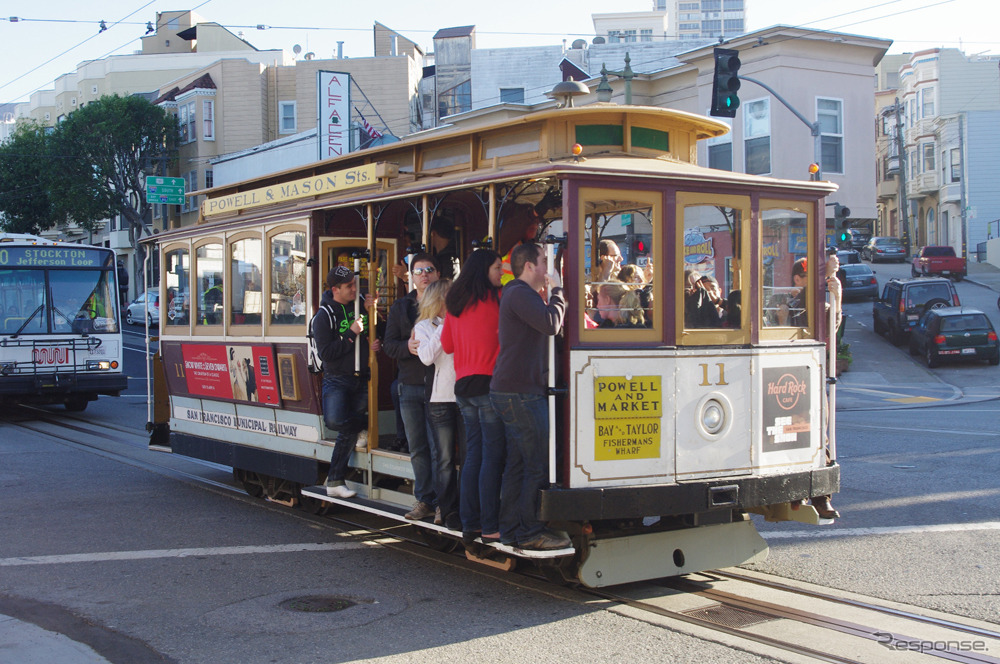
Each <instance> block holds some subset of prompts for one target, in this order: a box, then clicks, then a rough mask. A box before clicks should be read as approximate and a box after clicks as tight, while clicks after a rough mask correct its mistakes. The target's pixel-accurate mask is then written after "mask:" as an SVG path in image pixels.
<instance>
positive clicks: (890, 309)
mask: <svg viewBox="0 0 1000 664" xmlns="http://www.w3.org/2000/svg"><path fill="white" fill-rule="evenodd" d="M961 304H962V303H961V302H960V301H959V299H958V292H957V291H956V290H955V285H954V284H952V283H951V280H949V279H941V278H927V279H925V278H921V279H890V280H889V281H888V282H887V283H886V285H885V288H883V289H882V296H881V297H879V299H877V300H875V304H874V306H873V307H872V322H873V324H874V328H875V333H876V334H888V336H889V341H891V342H892V343H893V344H894V345H896V346H900V345H902V344H903V342H904V341H906V338H907V335H909V333H910V330H911V329H912V328H914V327H916V325H917V322H918V321H919V320H920V317H921V316H923V315H924V313H925V312H927V311H929V310H931V309H940V308H942V307H951V306H955V307H958V306H961Z"/></svg>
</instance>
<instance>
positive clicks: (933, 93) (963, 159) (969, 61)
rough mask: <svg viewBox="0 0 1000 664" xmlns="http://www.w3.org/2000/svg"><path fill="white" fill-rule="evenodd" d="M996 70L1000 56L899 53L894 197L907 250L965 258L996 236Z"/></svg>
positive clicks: (999, 212)
mask: <svg viewBox="0 0 1000 664" xmlns="http://www.w3.org/2000/svg"><path fill="white" fill-rule="evenodd" d="M998 65H1000V56H967V55H965V54H964V53H963V52H961V51H960V50H958V49H950V48H948V49H940V48H939V49H930V50H925V51H918V52H915V53H911V54H907V57H906V60H905V61H904V62H903V63H902V64H901V65H900V67H899V70H898V78H899V89H898V94H897V97H898V99H899V104H900V107H899V109H898V116H899V121H900V122H901V124H902V133H903V149H902V152H901V157H902V159H901V164H900V167H901V168H902V170H903V177H904V179H905V182H906V186H905V190H904V193H905V195H904V196H902V197H900V198H901V200H904V201H905V203H904V205H905V206H906V208H905V209H906V211H907V215H906V216H907V217H908V218H909V222H910V223H909V229H910V233H909V239H910V242H911V245H912V246H913V247H919V246H922V245H926V244H947V245H951V246H952V247H954V248H955V249H956V251H966V252H968V253H969V254H971V253H973V252H975V251H976V250H977V248H978V247H979V246H980V245H984V244H985V242H986V239H987V237H989V236H990V235H991V234H992V235H993V236H994V237H995V236H997V234H998V231H1000V228H998V225H1000V190H998V188H997V187H996V181H997V179H998V178H1000V164H998V163H997V161H996V154H997V153H998V150H1000V132H998V131H997V127H998V126H1000V93H998V91H1000V71H998ZM887 115H888V114H887V113H885V112H883V114H882V116H881V118H882V119H883V120H884V119H885V118H886V117H887ZM892 115H896V109H894V110H893V113H892Z"/></svg>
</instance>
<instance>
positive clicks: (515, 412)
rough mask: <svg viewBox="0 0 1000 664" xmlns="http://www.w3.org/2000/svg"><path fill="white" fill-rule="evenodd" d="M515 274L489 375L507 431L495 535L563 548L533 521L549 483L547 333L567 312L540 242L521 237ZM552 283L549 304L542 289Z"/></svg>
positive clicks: (562, 541)
mask: <svg viewBox="0 0 1000 664" xmlns="http://www.w3.org/2000/svg"><path fill="white" fill-rule="evenodd" d="M510 265H511V272H512V273H513V274H514V280H513V281H511V282H510V283H509V284H508V285H507V286H506V287H505V288H504V290H503V295H502V297H501V298H500V354H499V355H498V356H497V364H496V369H495V370H494V371H493V379H492V380H491V381H490V401H491V402H492V403H493V408H494V409H496V411H497V414H499V415H500V419H502V420H503V424H504V430H505V432H506V434H507V463H506V466H505V467H504V473H503V486H502V488H501V494H500V540H501V542H503V543H505V544H516V545H518V546H520V547H521V548H524V549H538V550H546V549H563V548H567V547H569V546H571V542H570V540H569V538H567V537H564V536H562V535H558V534H556V533H553V532H551V531H549V530H547V529H546V528H545V524H543V523H542V522H541V521H539V520H538V500H539V491H541V490H542V489H544V488H545V487H546V485H547V484H548V475H549V456H548V433H549V408H548V402H547V399H546V394H545V392H546V387H547V383H548V348H547V343H548V337H550V336H552V335H554V334H556V333H557V332H559V330H560V329H561V328H562V324H563V318H564V316H565V313H566V300H565V298H563V293H562V288H560V284H559V277H558V276H557V275H555V274H552V275H546V272H547V270H548V261H547V259H546V256H545V253H544V251H542V248H541V247H540V246H538V245H537V244H522V245H519V246H517V247H515V248H514V251H513V252H511V257H510ZM546 283H549V284H550V285H551V286H553V288H552V293H551V295H550V296H549V302H548V304H546V303H545V300H543V299H542V296H541V295H540V294H539V291H541V290H542V289H543V288H544V287H545V285H546Z"/></svg>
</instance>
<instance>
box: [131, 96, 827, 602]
mask: <svg viewBox="0 0 1000 664" xmlns="http://www.w3.org/2000/svg"><path fill="white" fill-rule="evenodd" d="M466 122H468V124H463V123H458V124H456V125H453V126H448V127H442V128H439V129H436V130H431V131H427V132H422V133H419V134H416V135H414V136H411V137H408V138H406V139H404V140H402V141H401V142H398V143H393V144H390V145H385V146H380V147H376V148H372V149H367V150H363V151H360V152H355V153H351V154H348V155H345V156H342V157H338V158H333V159H329V160H324V161H320V162H317V163H314V164H310V165H308V166H303V167H300V168H295V169H292V170H288V171H284V172H280V173H275V174H270V175H267V176H263V177H259V178H256V179H253V180H248V181H245V182H240V183H236V184H231V185H225V186H220V187H217V188H215V189H212V190H209V191H207V192H206V197H205V199H204V200H203V201H202V203H201V208H200V210H201V212H200V219H199V223H198V224H197V225H194V226H190V227H184V228H179V229H172V230H167V231H165V232H163V233H161V234H159V235H157V236H156V238H155V240H154V241H155V242H157V244H158V251H159V256H160V270H161V273H160V282H159V283H160V289H161V301H163V302H169V303H171V304H168V307H169V311H170V312H171V314H170V315H169V316H166V317H162V318H161V321H160V330H159V333H160V351H159V353H160V354H159V356H158V360H157V367H156V376H157V380H156V381H155V385H154V400H155V408H154V413H155V415H154V422H153V423H152V424H151V430H152V435H151V446H152V447H153V448H154V449H158V450H167V451H172V452H173V453H174V454H181V455H186V456H190V457H194V458H199V459H204V460H209V461H213V462H217V463H221V464H224V465H228V466H231V467H232V468H233V472H234V476H235V478H236V479H237V480H238V481H240V482H242V484H243V486H244V487H245V488H246V490H247V491H248V492H249V493H250V494H252V495H254V496H261V497H267V498H268V499H271V500H275V501H281V502H284V503H287V504H289V505H299V504H307V505H310V506H312V507H316V506H317V505H324V504H327V503H340V504H342V505H347V506H351V507H353V508H355V509H360V510H367V511H370V512H376V513H378V514H382V515H385V516H387V517H390V518H394V519H399V520H400V521H402V520H403V516H402V515H403V514H404V513H405V512H406V511H407V510H408V509H409V506H410V504H411V503H412V502H413V497H412V480H413V473H412V469H411V465H410V462H409V458H408V457H407V456H406V455H405V454H400V453H398V452H394V451H391V450H389V449H386V448H387V447H388V446H387V445H385V443H386V442H387V441H389V440H392V438H393V436H394V433H395V418H394V413H393V405H392V399H391V398H390V394H389V389H388V388H389V385H390V383H391V381H392V379H393V375H394V367H393V362H392V361H391V360H389V359H388V358H387V357H386V356H384V355H382V354H381V353H376V352H372V353H370V355H369V356H368V357H365V358H362V362H361V366H362V368H364V367H367V368H368V369H370V379H369V382H368V391H369V446H368V448H367V449H357V450H355V451H354V452H353V454H352V458H351V462H350V469H351V472H350V475H349V476H348V478H347V479H348V485H349V487H350V488H351V489H353V490H355V491H357V497H355V498H351V499H345V500H342V499H339V498H330V497H327V496H326V494H325V492H324V490H323V487H322V486H317V485H320V484H322V482H323V480H324V478H325V476H326V473H327V469H328V467H329V462H330V457H331V451H332V448H333V440H334V438H335V432H332V431H330V430H327V429H326V428H325V427H324V422H323V417H322V412H321V390H320V382H321V380H320V378H321V377H320V376H319V375H317V374H315V373H312V372H311V371H310V366H309V360H308V357H309V352H308V343H307V333H308V325H309V322H310V320H311V317H312V315H313V313H314V312H315V311H316V309H317V306H318V304H319V300H320V296H321V291H322V289H323V288H324V284H323V280H324V277H325V275H326V274H327V272H328V271H329V270H330V268H331V267H332V266H334V265H336V264H338V262H340V263H343V262H346V263H347V264H351V265H356V266H357V267H356V268H355V269H356V270H357V271H358V272H359V277H360V283H359V292H362V293H369V292H371V293H375V292H377V293H378V295H379V297H380V299H379V304H378V307H379V312H380V315H381V318H382V319H383V320H384V319H385V314H386V312H387V310H388V307H389V306H390V305H391V304H392V302H393V301H394V300H395V299H396V298H398V297H400V296H402V295H404V294H405V293H406V287H405V285H404V284H403V282H402V281H399V280H397V279H395V277H394V274H393V271H392V267H393V266H395V265H397V264H399V262H400V260H401V258H402V257H403V256H404V255H405V254H406V253H407V252H408V251H416V250H420V249H424V248H427V247H430V237H429V228H430V225H431V223H432V222H436V223H439V222H438V220H445V221H446V222H447V223H448V225H449V226H450V228H451V229H453V231H454V233H453V234H454V238H453V240H452V242H453V245H452V246H453V248H454V252H455V253H457V255H458V256H459V259H460V260H461V259H462V258H463V257H465V256H467V255H468V254H469V253H470V252H471V251H472V250H473V249H474V248H475V247H477V246H488V247H491V248H494V249H496V250H497V252H498V253H499V254H501V255H504V254H506V253H507V252H508V251H509V250H510V249H511V247H512V246H513V245H514V244H515V243H516V242H517V241H519V240H521V239H523V238H525V237H526V233H527V235H531V236H533V237H534V238H536V239H537V240H538V241H539V242H547V246H548V247H549V250H550V251H551V252H552V253H554V254H555V259H556V263H557V264H558V265H560V266H561V270H562V275H563V282H564V284H565V294H566V298H567V308H566V320H565V325H564V328H563V330H562V332H561V334H560V335H559V336H558V337H557V338H555V339H554V340H553V344H552V349H551V352H550V355H551V364H550V371H549V381H550V390H549V393H550V396H549V408H550V422H551V432H550V443H549V445H550V449H549V458H550V464H549V465H550V469H549V472H550V480H551V487H550V488H548V489H545V490H543V491H542V492H541V496H540V501H539V504H540V517H541V518H542V520H544V521H547V522H548V523H549V524H550V526H551V527H554V528H556V529H559V530H563V531H565V532H566V533H568V535H569V536H570V538H571V540H572V542H573V546H572V548H569V549H563V550H557V551H524V550H520V549H515V548H512V547H504V546H503V545H501V544H490V545H483V546H482V547H481V548H479V549H477V550H475V551H473V552H470V553H469V556H470V558H472V559H476V560H483V561H486V562H489V563H493V564H502V565H505V566H507V567H509V566H511V565H513V564H514V563H515V562H517V561H518V560H528V561H529V564H533V565H536V566H538V567H539V568H541V570H542V571H543V572H545V573H546V574H548V575H549V576H550V577H554V578H559V579H563V580H567V581H571V582H580V583H583V584H585V585H588V586H592V587H596V586H605V585H613V584H619V583H624V582H629V581H635V580H640V579H649V578H659V577H664V576H673V575H678V574H685V573H689V572H695V571H699V570H705V569H710V568H715V567H720V566H729V565H736V564H741V563H745V562H748V561H753V560H757V559H760V558H761V557H762V556H764V555H766V552H767V546H766V543H765V542H764V540H763V539H762V538H761V537H760V536H759V535H758V534H757V532H756V529H755V527H754V525H753V523H752V521H751V520H750V518H749V514H751V513H757V514H762V515H764V516H765V517H766V518H767V519H768V520H772V521H784V520H795V521H801V522H807V523H812V524H820V523H824V522H829V521H828V520H824V519H820V518H819V516H818V513H817V511H816V510H815V509H814V508H813V507H812V506H810V505H801V506H800V505H799V502H800V501H803V500H805V499H808V498H810V497H815V496H822V495H828V494H832V493H835V492H837V491H838V489H839V481H840V478H839V466H838V465H837V463H836V451H835V446H834V440H833V428H834V427H833V424H834V423H833V415H834V408H833V396H834V395H833V394H832V391H833V388H832V383H833V382H835V381H834V380H833V379H832V374H831V371H832V366H833V363H832V362H831V361H830V357H831V355H830V348H829V347H828V343H827V341H828V339H829V337H830V319H829V318H828V316H827V315H825V314H824V306H825V304H824V301H825V283H824V275H823V269H822V267H821V268H820V269H810V270H806V271H805V272H806V275H807V276H806V279H805V281H802V280H801V277H802V272H801V270H800V272H799V273H798V275H797V276H796V274H793V273H794V272H795V270H796V265H798V266H800V268H803V269H804V267H805V266H806V265H809V266H816V265H819V266H822V264H823V261H824V259H825V253H824V249H825V235H826V232H825V212H824V210H825V203H824V199H825V197H826V196H827V195H828V194H830V193H832V192H833V191H835V190H836V185H833V184H830V183H827V182H805V181H791V180H779V179H773V178H765V177H757V176H751V175H746V174H741V173H733V172H728V171H718V170H711V169H708V168H703V167H699V166H698V165H696V163H695V161H696V155H697V143H698V141H699V140H702V139H707V138H711V137H715V136H719V135H721V134H723V133H725V132H726V131H728V127H726V125H724V124H723V123H721V122H719V121H716V120H713V119H709V118H705V117H701V116H697V115H693V114H689V113H684V112H680V111H673V110H667V109H662V108H648V107H638V106H618V105H613V104H593V105H589V106H585V107H577V108H572V107H570V108H560V109H550V110H542V111H537V112H532V113H528V114H524V115H500V116H497V117H496V118H495V119H490V118H483V117H479V118H474V119H472V120H469V121H466ZM604 241H612V242H614V243H615V244H616V245H617V246H618V247H619V248H620V252H621V254H623V258H624V262H625V263H631V264H635V265H636V266H637V267H639V268H640V269H641V271H642V272H643V274H644V276H643V278H642V280H641V281H642V283H641V288H642V289H643V290H644V293H645V297H644V298H643V305H642V306H643V315H642V317H641V318H642V321H643V322H642V324H637V325H630V326H600V327H594V326H593V325H592V322H593V319H594V317H595V309H596V308H597V306H596V304H595V297H596V295H597V293H598V292H599V291H600V289H601V288H602V287H603V286H605V285H606V284H607V283H609V282H611V281H612V280H613V279H612V278H611V275H606V274H603V273H602V270H601V269H600V267H601V262H600V253H601V248H602V247H603V246H607V243H606V242H604ZM803 259H804V260H803ZM550 264H552V263H550ZM220 265H222V266H223V269H221V270H220V267H219V266H220ZM694 273H697V275H699V276H711V277H712V278H713V279H714V280H715V281H716V282H717V284H718V286H719V288H720V290H721V295H722V297H723V298H724V299H725V301H726V308H727V311H728V314H727V316H726V317H725V319H720V320H719V321H718V322H716V323H712V324H709V325H707V326H706V325H705V324H704V322H694V321H692V320H691V319H690V318H689V317H687V316H685V298H686V295H685V289H686V286H685V284H686V283H687V281H689V280H690V278H691V275H692V274H694ZM638 286H639V285H637V287H638ZM211 289H218V291H220V296H221V302H219V303H209V302H208V299H207V296H206V293H207V292H208V291H210V290H211ZM175 302H176V305H175V304H173V303H175ZM199 309H202V310H199ZM793 309H794V311H793ZM790 312H791V314H792V315H789V313H790ZM324 501H325V502H324ZM793 504H794V507H795V508H796V509H792V505H793ZM411 523H412V522H411ZM415 525H416V527H418V528H420V529H421V530H422V532H423V533H425V534H426V536H427V538H428V539H429V541H432V542H436V543H438V544H443V545H448V544H450V543H452V542H455V541H458V539H459V538H460V536H461V533H457V532H452V531H448V530H447V529H446V528H445V527H444V526H438V525H434V524H433V523H431V522H430V521H429V520H428V521H425V522H418V523H416V524H415Z"/></svg>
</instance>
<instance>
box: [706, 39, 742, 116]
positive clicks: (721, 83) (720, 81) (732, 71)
mask: <svg viewBox="0 0 1000 664" xmlns="http://www.w3.org/2000/svg"><path fill="white" fill-rule="evenodd" d="M713 57H714V59H715V72H714V74H713V77H712V108H711V110H710V111H709V115H714V116H716V117H725V118H734V117H736V109H737V108H739V106H740V98H739V96H738V95H737V94H736V91H737V90H739V89H740V76H739V71H740V64H741V63H740V57H739V51H737V50H735V49H731V48H717V49H715V50H714V51H713Z"/></svg>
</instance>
